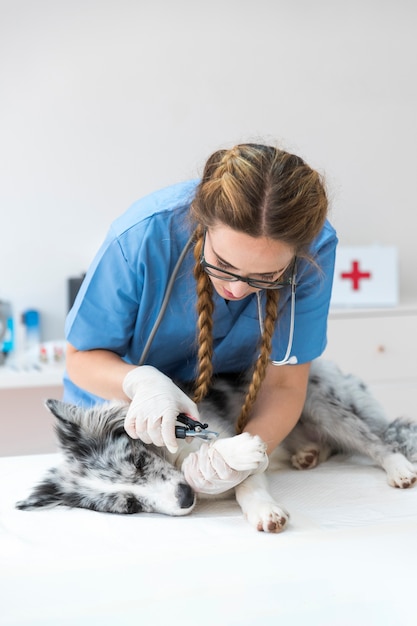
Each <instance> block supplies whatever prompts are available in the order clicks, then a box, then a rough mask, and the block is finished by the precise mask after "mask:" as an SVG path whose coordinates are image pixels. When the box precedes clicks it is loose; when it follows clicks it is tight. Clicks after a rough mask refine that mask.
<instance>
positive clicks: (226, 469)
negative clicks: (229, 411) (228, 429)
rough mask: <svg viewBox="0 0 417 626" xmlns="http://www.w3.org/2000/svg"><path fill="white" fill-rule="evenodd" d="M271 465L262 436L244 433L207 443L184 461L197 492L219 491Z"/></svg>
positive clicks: (211, 492) (190, 483) (187, 476)
mask: <svg viewBox="0 0 417 626" xmlns="http://www.w3.org/2000/svg"><path fill="white" fill-rule="evenodd" d="M267 467H268V456H267V454H266V446H265V444H263V442H262V441H261V440H260V438H259V437H252V436H251V435H249V434H248V433H242V434H241V435H237V436H236V437H230V438H229V439H219V440H218V441H215V442H214V443H210V444H207V443H203V444H202V445H201V446H200V448H199V449H198V450H197V452H192V453H191V454H189V455H188V456H187V457H186V458H185V459H184V461H183V464H182V468H181V469H182V471H183V473H184V476H185V479H186V481H187V483H188V484H189V485H190V487H192V488H193V489H194V491H196V492H200V493H207V494H211V495H216V494H219V493H223V492H225V491H228V490H229V489H232V488H233V487H236V485H239V484H240V483H241V482H242V481H244V480H245V478H247V477H248V476H250V475H251V474H255V473H257V472H264V471H265V470H266V468H267Z"/></svg>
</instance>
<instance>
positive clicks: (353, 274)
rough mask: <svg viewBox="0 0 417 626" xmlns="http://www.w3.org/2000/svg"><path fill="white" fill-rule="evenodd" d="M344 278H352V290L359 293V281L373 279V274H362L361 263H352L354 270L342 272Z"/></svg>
mask: <svg viewBox="0 0 417 626" xmlns="http://www.w3.org/2000/svg"><path fill="white" fill-rule="evenodd" d="M340 276H341V277H342V278H350V279H351V281H352V289H353V290H354V291H358V289H360V284H359V281H360V280H361V279H362V278H371V276H372V274H371V272H361V271H360V269H359V261H352V269H351V271H350V272H342V273H341V274H340Z"/></svg>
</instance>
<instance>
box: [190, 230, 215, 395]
mask: <svg viewBox="0 0 417 626" xmlns="http://www.w3.org/2000/svg"><path fill="white" fill-rule="evenodd" d="M203 235H204V231H203V229H202V228H201V227H198V228H197V230H196V238H197V239H196V244H195V247H194V258H195V265H194V278H195V279H196V289H197V326H198V352H197V359H198V373H197V376H196V380H195V388H194V398H193V399H194V402H201V400H202V399H203V398H204V396H206V395H207V392H208V390H209V387H210V383H211V379H212V376H213V365H212V356H213V335H212V330H213V309H214V303H213V286H212V284H211V280H210V278H209V277H208V276H207V274H206V272H205V271H204V270H203V268H202V267H201V263H200V257H201V252H202V248H203Z"/></svg>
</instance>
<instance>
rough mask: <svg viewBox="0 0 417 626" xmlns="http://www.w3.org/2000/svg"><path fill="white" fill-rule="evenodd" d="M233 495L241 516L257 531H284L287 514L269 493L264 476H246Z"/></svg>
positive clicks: (261, 474)
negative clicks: (241, 513)
mask: <svg viewBox="0 0 417 626" xmlns="http://www.w3.org/2000/svg"><path fill="white" fill-rule="evenodd" d="M235 493H236V500H237V502H238V503H239V505H240V507H241V509H242V511H243V514H244V515H245V517H246V519H247V520H248V522H249V523H250V524H252V526H254V527H255V528H256V529H257V530H260V531H265V532H269V533H280V532H281V531H282V530H284V528H285V526H286V524H287V522H288V520H289V517H290V516H289V513H288V512H287V511H286V510H285V509H284V508H283V507H281V506H280V505H279V504H277V502H275V500H274V499H273V497H272V496H271V494H270V493H269V491H268V485H267V478H266V476H265V474H263V473H260V474H252V475H251V476H248V478H246V479H245V480H244V481H243V482H241V483H240V484H239V485H237V487H235Z"/></svg>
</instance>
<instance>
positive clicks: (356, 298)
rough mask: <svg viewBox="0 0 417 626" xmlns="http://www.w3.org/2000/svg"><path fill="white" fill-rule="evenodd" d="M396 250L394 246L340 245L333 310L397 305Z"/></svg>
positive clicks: (332, 302) (334, 285)
mask: <svg viewBox="0 0 417 626" xmlns="http://www.w3.org/2000/svg"><path fill="white" fill-rule="evenodd" d="M398 292H399V280H398V250H397V248H396V247H394V246H376V245H375V246H339V247H338V248H337V252H336V265H335V273H334V280H333V292H332V299H331V306H332V307H343V306H346V307H347V306H351V307H355V306H357V307H361V306H363V307H365V306H366V307H372V306H395V305H396V304H398Z"/></svg>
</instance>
